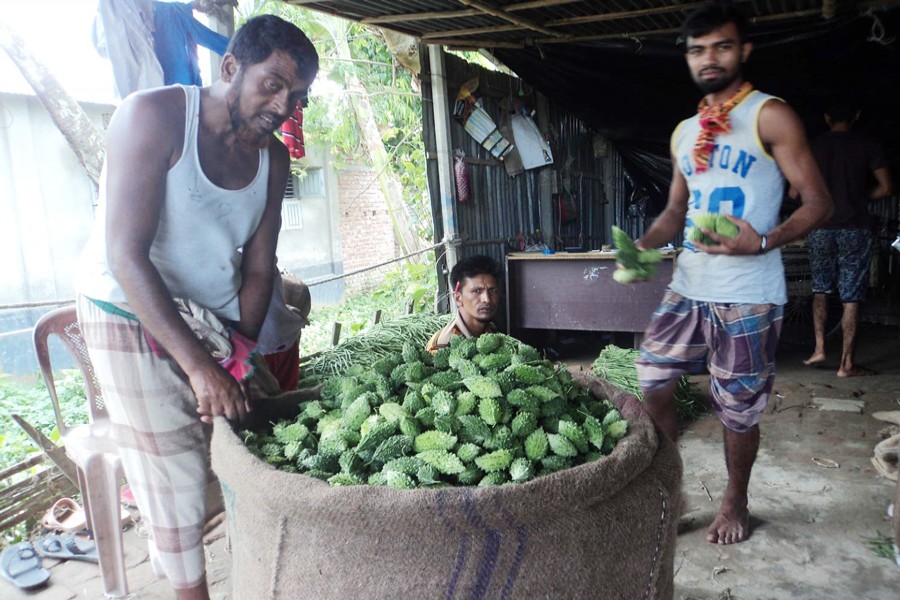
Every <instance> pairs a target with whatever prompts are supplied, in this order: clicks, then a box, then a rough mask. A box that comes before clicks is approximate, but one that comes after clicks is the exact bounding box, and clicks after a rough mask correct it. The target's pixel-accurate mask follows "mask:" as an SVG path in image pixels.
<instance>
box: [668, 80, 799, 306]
mask: <svg viewBox="0 0 900 600" xmlns="http://www.w3.org/2000/svg"><path fill="white" fill-rule="evenodd" d="M773 99H774V100H779V99H778V98H775V97H774V96H770V95H768V94H763V93H762V92H758V91H753V92H751V93H750V94H749V95H748V96H747V97H746V98H745V99H744V100H743V101H742V102H741V103H740V104H738V105H737V106H736V107H735V108H734V109H732V110H731V112H730V113H729V118H730V120H731V133H729V134H720V135H718V136H716V140H715V150H714V151H713V153H712V155H711V156H710V160H709V170H707V171H706V172H704V173H697V172H696V171H695V170H694V163H693V161H692V158H691V156H692V151H693V148H694V142H695V141H696V139H697V135H698V134H699V133H700V120H699V117H698V116H697V115H695V116H693V117H691V118H690V119H687V120H685V121H682V122H681V123H680V124H679V125H678V127H677V128H676V129H675V131H674V133H673V134H672V148H671V150H672V156H673V157H675V160H677V161H678V167H679V169H680V170H681V173H682V175H684V178H685V180H686V181H687V187H688V193H689V194H690V195H689V198H688V213H687V224H686V228H685V242H684V251H683V252H682V253H681V254H679V255H678V260H677V268H676V270H675V274H674V276H673V278H672V283H671V285H670V288H671V289H672V290H673V291H675V292H677V293H679V294H681V295H682V296H685V297H687V298H691V299H693V300H701V301H705V302H722V303H749V304H784V303H785V302H787V291H786V288H785V282H784V265H783V264H782V262H781V251H780V250H778V249H776V250H772V251H770V252H768V253H766V254H763V255H761V256H725V255H722V254H707V253H706V252H700V251H698V250H696V249H695V248H694V246H693V244H691V243H690V241H688V240H687V231H688V229H689V228H690V227H691V226H692V225H693V221H692V219H691V217H692V216H693V215H695V214H697V213H701V212H709V213H724V214H729V215H734V216H736V217H740V218H741V219H745V220H746V221H749V222H750V224H751V225H752V226H753V228H754V229H756V231H758V232H759V233H768V232H769V231H771V230H772V229H774V228H775V227H776V226H777V225H778V213H779V210H780V209H781V201H782V197H783V195H784V175H782V173H781V169H779V168H778V165H777V164H776V163H775V159H774V158H773V157H772V156H771V155H770V154H769V153H768V152H767V151H766V149H765V147H764V146H763V144H762V141H761V140H760V139H759V130H758V127H757V123H758V120H759V111H760V109H762V107H763V105H764V104H765V103H766V102H768V101H770V100H773Z"/></svg>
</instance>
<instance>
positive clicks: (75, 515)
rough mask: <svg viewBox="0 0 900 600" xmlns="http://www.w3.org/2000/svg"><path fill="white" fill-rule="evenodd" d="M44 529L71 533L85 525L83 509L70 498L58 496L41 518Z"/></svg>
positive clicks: (85, 519) (85, 518)
mask: <svg viewBox="0 0 900 600" xmlns="http://www.w3.org/2000/svg"><path fill="white" fill-rule="evenodd" d="M41 524H42V525H43V526H44V529H49V530H51V531H66V532H69V533H73V532H75V531H81V530H82V529H84V528H85V527H87V515H85V513H84V509H83V508H81V506H79V505H78V503H77V502H75V501H74V500H72V499H71V498H60V499H59V500H57V501H56V504H54V505H53V506H51V507H50V510H48V511H47V512H46V513H45V514H44V518H43V519H41Z"/></svg>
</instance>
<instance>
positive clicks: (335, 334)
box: [331, 321, 341, 346]
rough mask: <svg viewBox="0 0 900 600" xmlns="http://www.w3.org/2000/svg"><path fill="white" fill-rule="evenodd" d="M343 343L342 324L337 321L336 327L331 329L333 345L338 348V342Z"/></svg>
mask: <svg viewBox="0 0 900 600" xmlns="http://www.w3.org/2000/svg"><path fill="white" fill-rule="evenodd" d="M340 341H341V324H340V323H338V322H337V321H335V322H334V325H332V327H331V345H332V346H337V345H338V342H340Z"/></svg>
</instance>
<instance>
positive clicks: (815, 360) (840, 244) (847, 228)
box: [791, 102, 893, 377]
mask: <svg viewBox="0 0 900 600" xmlns="http://www.w3.org/2000/svg"><path fill="white" fill-rule="evenodd" d="M859 115H860V112H859V110H857V109H856V108H855V107H854V106H852V105H851V104H849V103H846V102H838V103H835V104H833V105H832V106H831V107H829V108H828V110H826V111H825V122H826V123H827V124H828V128H829V131H828V132H827V133H825V134H824V135H822V136H821V137H819V138H817V139H816V140H815V141H814V142H813V145H812V148H813V155H815V157H816V162H817V163H818V165H819V170H820V171H822V177H823V178H824V179H825V184H826V185H827V186H828V191H829V192H830V193H831V197H832V198H833V199H834V214H833V215H831V218H830V219H829V220H828V221H827V222H826V223H825V224H823V225H822V226H821V227H819V228H817V229H814V230H813V231H811V232H810V233H809V236H807V247H808V249H809V266H810V270H811V271H812V291H813V329H814V331H815V335H816V347H815V349H814V350H813V353H812V355H811V356H810V357H809V358H808V359H806V360H805V361H803V364H805V365H809V366H816V365H821V364H823V363H824V362H825V360H826V354H825V321H826V319H827V318H828V294H833V293H835V292H837V293H838V296H839V297H840V299H841V304H842V305H843V315H842V317H841V331H842V334H843V340H842V343H841V363H840V365H839V366H838V370H837V375H838V377H858V376H861V375H872V374H874V372H873V371H871V370H869V369H865V368H863V367H860V366H859V365H857V364H856V363H855V362H854V359H853V355H854V353H855V351H856V335H857V330H858V329H859V303H860V302H861V301H862V300H863V299H864V298H865V295H866V284H867V282H868V279H869V267H870V266H871V263H872V251H873V249H874V245H875V236H874V235H873V233H872V230H871V219H870V217H869V208H868V203H869V202H870V201H871V200H877V199H878V198H883V197H884V196H889V195H890V194H891V192H892V190H893V187H892V184H891V174H890V172H889V171H888V162H887V158H886V156H885V154H884V150H883V149H882V147H881V144H880V143H879V142H878V140H876V139H875V138H874V137H872V136H868V135H864V134H862V133H857V132H855V131H853V125H854V124H855V123H856V121H857V119H859ZM873 180H874V185H871V182H873ZM791 196H792V197H795V196H797V193H796V191H795V190H793V189H792V190H791Z"/></svg>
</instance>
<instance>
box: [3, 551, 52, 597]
mask: <svg viewBox="0 0 900 600" xmlns="http://www.w3.org/2000/svg"><path fill="white" fill-rule="evenodd" d="M0 575H3V577H4V578H5V579H7V580H9V581H10V582H12V584H13V585H15V586H18V587H19V588H21V589H23V590H33V589H35V588H38V587H40V586H42V585H44V584H45V583H47V580H48V579H50V571H48V570H47V569H44V568H43V567H41V557H40V556H38V555H37V553H36V552H35V551H34V546H32V545H31V542H21V543H19V544H16V545H15V546H10V547H9V548H7V549H6V550H4V551H3V553H2V554H0Z"/></svg>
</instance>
